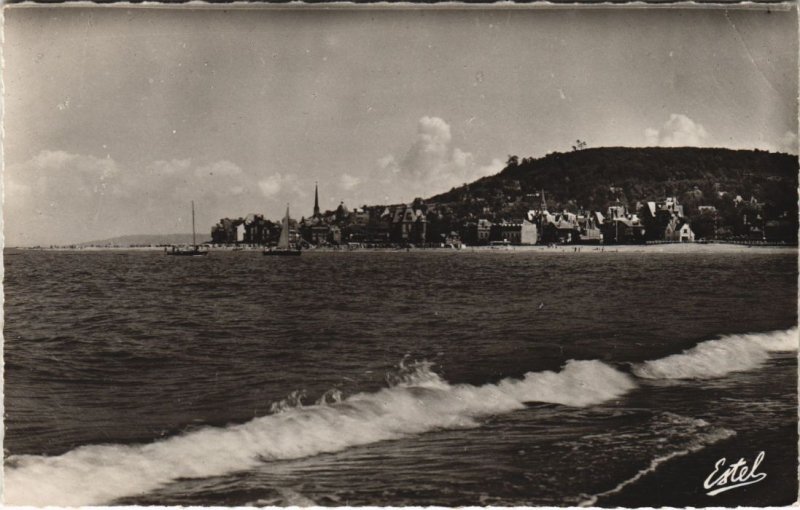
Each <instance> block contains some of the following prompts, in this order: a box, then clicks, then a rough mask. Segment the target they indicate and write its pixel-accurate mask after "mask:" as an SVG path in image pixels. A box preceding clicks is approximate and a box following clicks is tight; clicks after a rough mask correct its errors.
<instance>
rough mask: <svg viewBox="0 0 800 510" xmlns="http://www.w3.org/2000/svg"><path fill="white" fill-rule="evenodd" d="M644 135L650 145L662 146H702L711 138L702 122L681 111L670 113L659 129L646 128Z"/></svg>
mask: <svg viewBox="0 0 800 510" xmlns="http://www.w3.org/2000/svg"><path fill="white" fill-rule="evenodd" d="M644 135H645V139H646V140H647V144H648V145H654V146H661V147H701V146H704V145H706V143H707V141H708V138H709V135H708V132H707V131H706V129H705V128H704V127H703V126H702V124H698V123H696V122H695V121H693V120H692V119H690V118H689V117H687V116H686V115H683V114H679V113H673V114H672V115H670V116H669V119H668V120H667V121H666V122H665V123H664V124H663V125H662V126H661V128H659V129H655V128H647V129H645V131H644Z"/></svg>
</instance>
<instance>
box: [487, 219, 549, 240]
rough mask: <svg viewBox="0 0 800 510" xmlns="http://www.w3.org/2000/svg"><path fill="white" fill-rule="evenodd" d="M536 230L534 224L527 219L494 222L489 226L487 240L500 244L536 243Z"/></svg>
mask: <svg viewBox="0 0 800 510" xmlns="http://www.w3.org/2000/svg"><path fill="white" fill-rule="evenodd" d="M537 241H538V230H537V228H536V225H535V224H534V223H532V222H530V221H528V220H527V219H518V220H511V221H506V220H503V221H501V222H498V223H494V224H492V225H491V227H490V232H489V242H491V243H502V244H515V245H519V244H536V242H537Z"/></svg>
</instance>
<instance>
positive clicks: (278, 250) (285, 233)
mask: <svg viewBox="0 0 800 510" xmlns="http://www.w3.org/2000/svg"><path fill="white" fill-rule="evenodd" d="M264 255H275V256H298V255H300V248H298V247H293V246H291V245H290V244H289V206H288V205H287V206H286V216H284V217H283V225H282V226H281V236H280V238H278V246H277V247H275V248H266V249H265V250H264Z"/></svg>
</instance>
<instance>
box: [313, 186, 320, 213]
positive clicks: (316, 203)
mask: <svg viewBox="0 0 800 510" xmlns="http://www.w3.org/2000/svg"><path fill="white" fill-rule="evenodd" d="M314 218H319V184H318V183H317V182H316V181H314Z"/></svg>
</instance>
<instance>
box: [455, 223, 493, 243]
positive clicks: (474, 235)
mask: <svg viewBox="0 0 800 510" xmlns="http://www.w3.org/2000/svg"><path fill="white" fill-rule="evenodd" d="M491 233H492V222H491V221H489V220H487V219H485V218H481V219H479V220H478V221H468V222H466V223H465V224H464V225H463V227H462V228H461V239H462V240H463V241H464V243H466V244H467V245H469V246H485V245H487V244H489V239H490V237H491Z"/></svg>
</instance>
